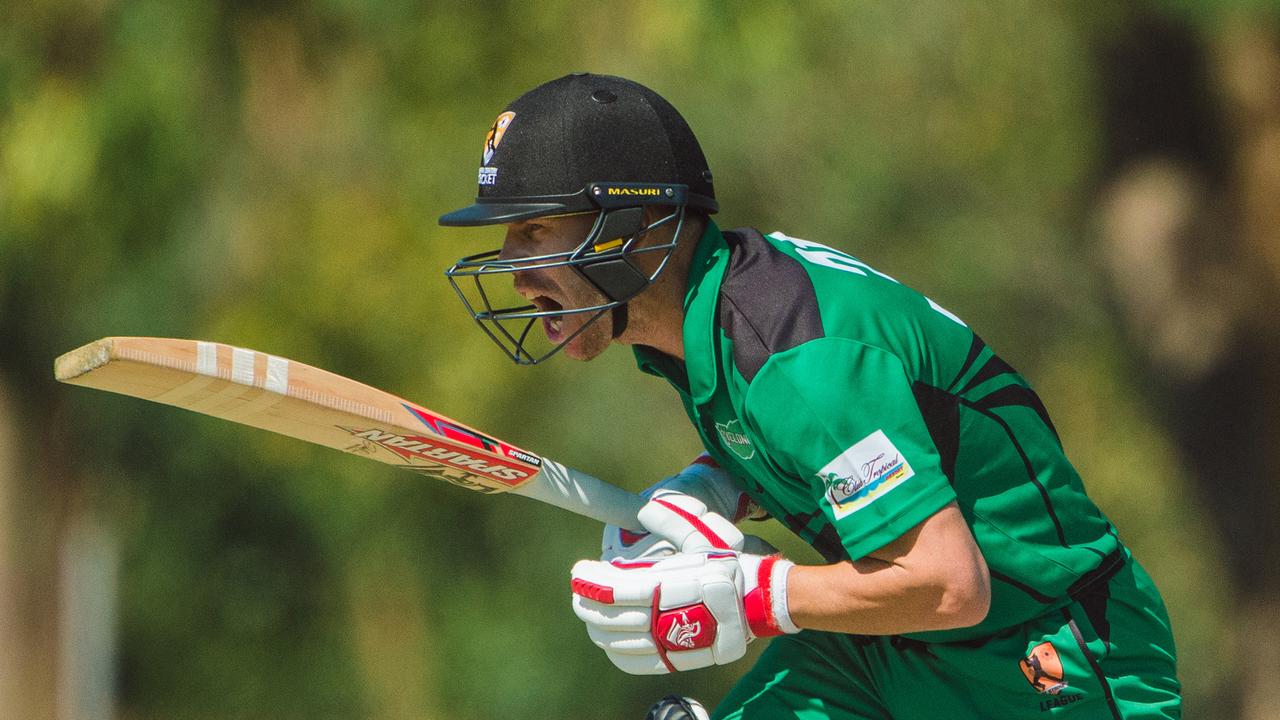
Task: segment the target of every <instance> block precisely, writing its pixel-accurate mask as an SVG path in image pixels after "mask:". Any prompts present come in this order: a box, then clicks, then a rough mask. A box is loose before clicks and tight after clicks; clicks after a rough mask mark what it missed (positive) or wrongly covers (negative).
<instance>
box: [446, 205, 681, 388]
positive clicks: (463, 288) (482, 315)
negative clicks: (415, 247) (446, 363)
mask: <svg viewBox="0 0 1280 720" xmlns="http://www.w3.org/2000/svg"><path fill="white" fill-rule="evenodd" d="M592 185H593V188H592V189H598V188H599V187H600V186H602V185H604V186H608V184H606V183H593V184H592ZM658 187H665V186H658ZM658 198H661V199H665V197H664V196H658ZM658 198H655V199H658ZM611 199H612V198H611ZM680 199H683V198H680ZM597 204H598V205H599V206H600V207H599V208H598V214H597V216H596V221H595V224H594V225H593V226H592V228H591V230H590V231H589V232H588V233H587V236H586V238H585V239H584V240H583V241H582V243H581V244H579V245H578V246H577V247H576V248H574V249H573V250H570V251H568V252H561V253H552V254H548V255H539V256H535V257H527V258H519V259H515V260H500V259H498V254H499V253H500V252H501V250H490V251H488V252H483V253H478V254H476V255H470V256H467V257H464V258H462V259H461V260H459V261H458V262H456V263H454V264H453V266H452V267H450V268H449V269H448V270H446V271H445V276H446V277H447V278H449V283H450V284H451V285H452V286H453V290H454V292H455V293H457V295H458V298H459V299H460V300H461V301H462V304H463V306H464V307H465V308H466V309H467V312H468V313H470V314H471V318H472V319H473V320H475V321H476V324H477V325H479V326H480V329H481V330H483V331H484V333H485V334H486V335H488V336H489V339H491V340H493V342H494V343H495V344H497V346H498V347H499V348H501V349H502V351H503V353H505V354H506V355H507V357H509V358H511V359H512V360H513V361H514V362H515V363H516V364H517V365H536V364H538V363H540V362H542V361H544V360H546V359H547V358H549V357H551V356H552V355H555V354H556V353H557V352H559V351H560V350H561V349H563V348H564V347H565V346H566V345H568V344H569V343H570V342H572V341H573V340H574V338H576V337H578V335H579V334H581V333H582V331H583V330H585V329H586V328H587V327H588V326H589V325H591V324H592V323H594V322H596V321H597V320H599V319H600V317H601V316H603V315H604V314H605V313H607V312H609V311H611V310H613V309H614V308H618V307H621V306H622V305H624V304H626V303H627V301H629V300H630V299H631V298H633V297H635V296H636V295H638V294H640V293H641V292H643V291H644V289H645V288H647V287H649V286H650V285H652V284H653V283H654V282H655V281H656V280H657V278H658V277H659V276H660V275H661V274H662V271H663V270H664V269H665V268H666V266H667V262H668V261H669V260H670V259H671V255H672V253H673V252H674V251H675V247H676V240H677V238H679V237H680V232H681V231H682V230H683V229H684V219H685V205H684V204H682V203H681V204H678V205H676V210H675V211H674V212H672V213H670V214H668V215H666V216H665V217H662V218H660V219H659V220H657V221H655V222H653V223H650V224H648V225H645V223H644V208H643V207H641V206H639V205H637V204H636V201H635V200H634V199H630V200H629V202H627V204H626V206H624V207H618V206H617V205H616V204H615V203H613V202H609V201H608V200H606V201H604V202H600V203H597ZM619 204H620V203H619ZM649 204H666V203H659V202H653V203H649ZM673 221H674V222H675V224H676V227H675V231H674V232H673V233H672V237H671V240H670V241H669V242H666V243H662V244H660V245H653V246H649V247H643V248H640V247H637V244H638V242H639V240H640V239H641V238H643V237H644V236H645V235H646V234H647V233H649V232H650V231H651V230H654V229H656V228H658V227H662V226H664V225H668V224H670V223H671V222H673ZM654 252H658V253H662V257H661V261H660V262H659V263H658V266H657V268H656V269H654V271H653V272H652V273H649V274H646V273H645V272H644V271H643V270H641V269H640V267H639V266H638V265H637V264H636V263H635V262H634V258H635V257H637V256H639V255H642V254H646V253H654ZM556 267H569V268H572V269H573V270H574V271H575V272H576V273H577V274H578V275H579V276H580V277H582V278H583V279H584V280H586V281H587V282H588V283H590V284H591V285H592V286H593V287H595V288H596V289H597V290H599V291H600V293H601V294H602V295H604V297H605V298H606V301H605V302H602V303H599V304H596V305H590V306H587V307H578V308H564V309H560V310H539V309H538V308H537V306H535V305H532V304H528V305H519V306H511V307H502V306H500V305H501V304H500V303H498V304H495V302H494V301H492V300H491V295H492V292H491V288H490V289H489V290H487V289H486V284H488V283H492V282H493V281H494V276H502V277H499V278H497V280H500V281H510V282H514V279H515V278H514V274H515V273H516V272H521V271H529V270H545V269H548V268H556ZM466 279H469V280H470V282H469V283H468V282H466V281H465V280H466ZM468 289H469V290H470V293H468V292H467V290H468ZM588 313H590V314H591V317H590V318H589V319H588V320H587V321H586V322H584V323H583V324H582V325H581V327H579V328H578V329H577V330H575V331H574V332H573V334H572V335H570V336H568V337H566V338H564V339H562V340H561V341H560V342H559V343H556V344H555V345H554V346H552V347H551V348H550V349H549V350H546V351H545V352H541V353H535V352H533V351H531V350H530V349H529V348H528V347H527V346H526V344H527V343H528V342H529V341H530V339H531V338H530V333H531V331H532V330H533V326H534V325H535V324H537V322H538V321H539V320H540V319H542V318H546V317H562V316H565V315H582V314H588Z"/></svg>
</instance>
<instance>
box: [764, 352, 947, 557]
mask: <svg viewBox="0 0 1280 720" xmlns="http://www.w3.org/2000/svg"><path fill="white" fill-rule="evenodd" d="M746 415H747V419H748V422H750V423H752V424H753V425H754V426H755V428H756V430H757V432H758V433H759V434H760V436H761V438H762V439H764V440H765V442H767V443H768V445H769V447H770V450H771V451H772V453H773V456H774V458H775V459H776V461H777V462H778V463H779V464H781V465H783V468H782V469H783V470H784V471H786V472H789V473H791V474H793V475H794V476H795V477H796V478H797V479H798V480H800V481H801V483H806V484H807V487H808V492H809V496H810V497H811V499H812V500H813V502H814V503H816V505H817V508H818V509H819V510H820V511H821V512H822V513H823V514H825V515H826V517H827V519H828V520H829V521H830V522H831V523H832V524H833V525H834V526H835V528H836V531H837V533H838V534H839V536H840V540H841V543H842V544H843V545H844V547H845V549H846V550H847V551H848V553H849V557H851V558H853V559H855V560H856V559H859V558H861V557H863V556H865V555H866V554H867V553H870V552H872V551H874V550H877V549H879V548H881V547H884V546H885V545H887V544H888V543H890V542H892V541H893V540H895V539H897V538H898V537H900V536H901V535H903V534H904V533H905V532H906V531H908V530H910V529H911V528H913V527H915V526H916V525H918V524H920V523H921V522H923V521H924V520H925V519H926V518H928V517H929V516H930V515H932V514H934V513H935V512H937V511H938V510H940V509H942V507H943V506H945V505H946V504H947V503H948V502H951V501H952V500H954V499H955V497H956V496H955V492H954V491H953V490H952V488H951V485H950V483H948V482H947V478H946V476H945V474H944V473H943V472H942V467H941V465H940V461H939V456H938V451H937V448H935V447H934V444H933V440H932V438H931V437H930V435H929V430H928V428H927V427H926V425H925V422H924V418H923V417H922V416H921V414H920V411H919V408H918V406H917V404H916V400H915V395H914V393H913V392H912V386H911V381H910V378H909V377H908V375H907V373H906V370H905V369H904V367H903V365H902V363H901V361H900V360H899V359H898V358H897V356H895V355H894V354H892V353H890V352H889V351H887V350H883V349H881V348H877V347H874V346H871V345H866V344H864V343H860V342H857V341H855V340H850V339H847V338H820V339H816V340H811V341H809V342H807V343H804V344H803V345H800V346H798V347H795V348H792V349H790V350H787V351H785V352H782V353H778V354H776V355H773V356H772V357H770V358H769V360H768V362H766V363H765V365H764V367H762V368H761V369H760V371H759V373H757V375H756V377H755V378H754V379H753V380H752V382H751V385H750V388H749V390H748V393H747V397H746Z"/></svg>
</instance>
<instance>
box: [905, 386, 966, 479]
mask: <svg viewBox="0 0 1280 720" xmlns="http://www.w3.org/2000/svg"><path fill="white" fill-rule="evenodd" d="M911 392H912V394H914V395H915V397H916V405H917V406H918V407H919V408H920V415H921V417H923V418H924V424H925V427H927V428H928V429H929V437H930V438H931V439H932V440H933V445H934V447H936V448H937V449H938V461H939V463H940V464H941V465H942V474H944V475H946V476H947V482H949V483H951V485H952V486H953V487H954V486H955V484H956V456H957V455H958V454H959V452H960V398H958V397H956V396H955V395H952V394H951V393H949V392H947V391H946V390H939V389H938V388H936V387H933V386H931V385H929V384H927V383H923V382H920V381H919V380H917V381H915V382H914V383H912V384H911Z"/></svg>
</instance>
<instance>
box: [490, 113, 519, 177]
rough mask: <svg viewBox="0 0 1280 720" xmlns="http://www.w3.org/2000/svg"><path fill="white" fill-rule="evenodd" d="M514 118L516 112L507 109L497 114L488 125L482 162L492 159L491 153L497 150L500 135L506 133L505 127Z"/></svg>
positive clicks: (509, 124)
mask: <svg viewBox="0 0 1280 720" xmlns="http://www.w3.org/2000/svg"><path fill="white" fill-rule="evenodd" d="M515 119H516V114H515V113H513V112H511V111H507V112H504V113H502V114H501V115H499V116H498V119H497V120H494V121H493V125H492V126H490V127H489V132H488V133H487V134H486V135H485V136H484V162H483V163H482V164H484V165H488V164H489V161H491V160H493V154H494V153H495V152H497V151H498V143H500V142H502V136H503V135H506V134H507V128H508V127H510V126H511V121H512V120H515Z"/></svg>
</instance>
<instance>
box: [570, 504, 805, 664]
mask: <svg viewBox="0 0 1280 720" xmlns="http://www.w3.org/2000/svg"><path fill="white" fill-rule="evenodd" d="M640 521H641V522H642V523H643V524H644V526H645V527H646V529H648V530H649V531H650V532H651V533H653V534H654V535H656V536H658V537H661V538H662V539H663V540H665V541H667V542H669V543H671V544H672V546H674V547H675V548H677V549H678V552H676V553H675V554H673V555H670V556H667V557H665V558H660V559H656V560H654V559H650V560H640V561H632V562H624V561H615V562H600V561H592V560H583V561H580V562H578V563H577V564H576V565H574V567H573V581H572V586H573V593H574V596H573V609H574V613H575V614H576V615H577V616H578V618H579V619H581V620H582V621H583V622H584V623H586V625H587V633H588V635H590V637H591V640H592V642H594V643H595V644H596V645H597V646H599V647H600V648H602V649H604V651H605V653H606V654H607V655H608V656H609V659H610V661H612V662H613V664H614V665H616V666H617V667H618V668H619V669H621V670H623V671H624V672H628V673H631V674H634V675H650V674H660V673H667V672H675V671H677V670H692V669H695V668H701V667H708V666H710V665H723V664H725V663H730V662H733V661H734V660H737V659H739V658H741V657H742V656H743V655H744V654H745V653H746V651H747V643H749V642H751V641H752V640H753V639H755V638H757V637H766V636H770V635H779V634H781V633H783V632H798V631H799V628H797V627H796V626H795V625H794V623H792V622H791V618H790V615H789V613H788V612H787V604H786V579H787V573H788V571H789V570H790V569H791V567H793V564H792V563H791V562H790V561H787V560H784V559H782V558H781V557H779V556H777V555H770V556H761V555H753V554H748V553H741V552H737V551H735V550H734V549H733V547H734V545H735V544H736V545H737V546H739V547H740V546H741V543H742V533H741V532H740V531H739V530H738V529H737V528H736V527H734V526H733V523H731V522H729V520H727V519H726V518H724V517H721V516H720V515H717V514H715V513H712V512H710V511H709V510H708V509H707V507H706V505H704V504H703V503H702V502H701V501H699V500H697V499H696V498H693V497H690V496H688V495H682V494H679V493H671V492H667V491H661V492H658V493H655V496H654V498H653V500H651V501H650V502H649V504H647V505H645V507H644V509H642V510H641V511H640Z"/></svg>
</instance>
